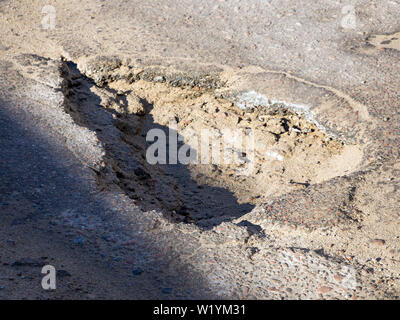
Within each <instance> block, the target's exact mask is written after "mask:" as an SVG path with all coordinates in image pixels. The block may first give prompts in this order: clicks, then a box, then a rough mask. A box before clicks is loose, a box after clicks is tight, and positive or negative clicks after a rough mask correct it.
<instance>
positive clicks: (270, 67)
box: [0, 0, 400, 299]
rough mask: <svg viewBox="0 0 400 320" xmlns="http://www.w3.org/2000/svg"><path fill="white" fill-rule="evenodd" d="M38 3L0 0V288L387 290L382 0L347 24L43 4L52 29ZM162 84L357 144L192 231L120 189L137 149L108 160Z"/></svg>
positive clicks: (394, 251)
mask: <svg viewBox="0 0 400 320" xmlns="http://www.w3.org/2000/svg"><path fill="white" fill-rule="evenodd" d="M43 5H44V4H43V3H42V1H29V2H27V1H23V2H21V3H15V1H2V2H1V3H0V12H1V14H2V19H1V21H0V26H1V29H2V30H4V35H5V36H4V37H2V39H1V40H0V124H1V126H0V127H1V134H0V150H1V154H0V175H1V181H2V184H1V186H0V208H1V209H0V210H1V213H2V217H3V221H2V222H3V223H2V224H1V225H0V231H1V232H0V297H2V298H41V299H46V298H81V299H93V298H242V299H245V298H255V299H299V298H303V299H318V298H332V299H357V298H358V299H366V298H379V299H382V298H390V299H393V298H398V297H399V292H400V288H399V274H400V248H399V243H400V234H399V230H400V229H399V227H400V225H399V224H400V217H399V205H400V201H399V179H398V177H399V171H400V162H399V160H398V156H399V148H398V146H399V142H400V139H399V129H400V128H399V123H400V121H399V120H400V118H399V116H400V113H399V92H400V88H399V85H400V81H399V80H400V79H399V76H400V73H399V72H398V71H399V70H398V67H397V66H398V60H399V51H398V49H399V48H398V39H396V38H397V37H398V30H399V29H400V26H399V22H398V21H400V19H399V18H400V17H399V15H400V13H399V12H400V10H399V4H398V3H397V2H396V1H379V2H378V1H369V2H367V3H366V2H361V1H360V2H357V3H355V9H356V18H357V20H356V21H357V23H356V27H355V29H343V28H342V27H341V19H342V13H341V10H342V8H343V7H344V6H345V5H347V3H344V2H343V3H342V2H340V1H338V2H335V3H332V2H329V3H328V2H326V1H313V2H309V1H300V2H297V3H296V4H293V2H291V1H285V0H275V1H268V2H265V1H252V2H251V3H243V2H242V1H241V2H239V1H233V0H232V1H229V0H227V1H218V2H215V1H201V2H193V1H191V0H188V1H183V2H179V3H178V2H173V1H156V0H154V1H151V2H143V1H135V0H134V1H132V0H130V1H125V0H117V1H93V0H90V1H85V2H83V3H82V2H77V1H63V0H58V1H54V2H53V5H54V7H55V8H56V21H57V24H56V28H55V29H53V30H52V29H49V30H44V29H42V28H41V25H40V22H41V20H42V19H43V16H44V14H43V13H42V11H41V10H42V6H43ZM115 17H118V19H115ZM396 32H397V33H396ZM67 61H68V62H67ZM66 65H67V67H68V69H67V70H66V69H65V68H66ZM71 70H73V72H71ZM74 72H76V74H75V75H74ZM155 87H158V88H160V90H159V91H153V93H151V90H153V89H154V88H155ZM149 88H150V89H149ZM152 88H153V89H152ZM182 88H183V89H182ZM126 89H129V90H133V91H134V92H133V93H131V92H127V91H126ZM141 90H143V92H141ZM162 90H167V91H169V92H172V94H174V92H176V90H183V91H185V90H186V91H185V92H188V93H192V92H193V91H194V92H200V93H201V94H202V95H211V96H214V97H217V99H221V101H222V100H223V101H225V102H224V103H223V105H222V106H221V108H226V112H228V111H229V108H230V107H229V106H230V105H231V104H230V103H228V101H230V102H232V103H233V104H235V103H236V104H239V105H243V104H240V99H243V95H244V97H245V98H246V99H247V104H246V107H251V108H252V107H254V106H256V107H259V106H263V105H264V104H270V102H276V103H278V104H283V105H284V106H285V107H287V109H288V110H289V111H290V112H298V115H293V117H299V119H300V120H299V121H305V122H304V123H309V124H310V123H314V125H315V126H317V127H316V128H315V129H318V130H320V132H321V135H326V136H327V137H328V136H329V137H333V138H334V141H340V142H343V145H344V146H342V147H341V148H340V149H341V150H342V149H345V148H346V147H349V146H356V147H357V150H359V151H357V152H354V151H355V149H353V150H350V151H349V152H348V153H347V154H346V153H343V152H342V151H340V150H339V152H338V154H339V155H340V154H341V155H342V156H343V159H345V160H349V159H354V161H350V162H351V164H352V166H351V167H346V166H338V165H337V164H338V163H339V162H338V160H340V159H334V158H333V160H332V162H331V166H330V169H329V170H323V171H322V172H327V171H331V172H334V174H331V175H326V176H323V175H320V176H318V175H316V174H315V173H312V174H311V175H310V177H311V180H310V181H301V182H307V184H306V185H305V184H293V183H289V184H290V185H291V187H290V188H287V189H285V191H284V192H280V193H277V194H268V193H266V194H265V197H264V198H262V201H259V202H257V201H256V202H254V203H251V205H252V208H245V210H244V211H245V212H243V213H240V214H238V215H236V214H235V215H232V216H231V217H229V218H228V219H223V220H222V221H215V223H213V225H214V226H211V227H209V228H204V226H202V225H201V224H198V223H193V221H190V220H189V219H187V221H183V222H179V221H177V219H173V217H172V216H171V215H168V214H166V212H165V210H163V206H161V205H160V207H158V204H157V203H155V205H154V207H153V208H148V207H146V206H144V205H143V204H141V203H138V202H137V199H134V197H133V196H132V194H130V193H129V188H133V189H135V187H136V189H138V188H137V186H138V185H140V186H141V187H140V188H139V189H140V190H142V192H143V193H145V190H146V178H147V175H146V174H149V173H148V172H147V170H146V169H145V168H143V167H142V166H143V162H140V161H138V162H137V163H136V164H135V165H133V166H132V167H129V168H127V171H129V172H133V173H134V174H135V176H136V178H137V180H136V178H135V177H133V176H132V177H128V179H126V178H125V180H126V181H124V179H121V176H120V177H118V176H117V174H116V170H115V167H114V168H112V167H108V166H109V165H110V164H111V163H112V161H115V160H116V159H117V158H118V157H119V161H118V165H120V166H122V165H128V164H130V163H128V162H126V161H124V159H126V157H127V155H129V154H132V152H134V151H133V149H131V147H130V146H131V145H130V144H129V143H128V142H129V141H127V140H126V138H127V136H126V134H123V132H126V131H128V132H129V131H133V132H135V130H137V127H138V126H137V121H138V120H137V119H138V118H140V117H143V116H144V115H142V113H144V114H147V113H146V105H145V104H144V105H143V103H141V100H140V99H142V98H146V95H147V98H148V99H153V100H154V101H153V102H157V101H162V100H163V99H166V98H165V96H162V94H161V92H162ZM249 92H251V94H250V95H249V94H248V93H249ZM152 94H153V97H152ZM157 94H158V95H159V96H157ZM160 95H161V96H160ZM175 95H176V94H175ZM211 96H210V97H211ZM167 97H168V95H167ZM93 99H95V100H97V101H95V102H94V103H92V102H93V101H92V100H93ZM138 99H139V100H138ZM174 99H176V96H175V97H174ZM196 99H197V98H196ZM198 99H201V97H198ZM207 99H211V98H207ZM173 101H176V100H173ZM180 101H182V100H180ZM225 103H226V106H224V104H225ZM272 104H273V103H272ZM142 107H143V109H142ZM186 107H187V108H190V105H188V106H186ZM171 110H172V111H171ZM171 110H170V111H169V112H170V114H172V113H174V112H175V113H176V110H175V111H174V110H173V108H172V109H171ZM193 110H194V109H193ZM210 111H212V110H210ZM214 111H215V110H214ZM179 112H182V113H184V111H179ZM193 112H194V111H193ZM229 112H230V111H229ZM232 112H234V111H232ZM235 112H236V111H235ZM238 112H239V111H238ZM113 114H114V116H115V117H116V118H115V119H114V118H113ZM117 114H119V115H122V116H120V117H117ZM166 114H168V113H166ZM194 114H195V112H194ZM221 114H222V113H221ZM162 121H163V119H161V118H160V119H159V123H161V122H162ZM295 121H297V119H295ZM255 123H257V122H255ZM272 126H273V125H272ZM275 127H276V128H277V126H275ZM283 129H285V128H284V127H283ZM318 130H316V131H318ZM318 132H319V131H318ZM275 133H276V132H275ZM279 133H280V132H279ZM135 134H136V133H135ZM283 141H284V140H283ZM355 155H359V156H357V157H355V158H351V157H353V156H355ZM328 158H329V159H332V157H331V155H329V157H328ZM132 159H135V157H132ZM285 161H286V160H285ZM133 162H134V161H132V163H133ZM328 162H329V161H328ZM344 163H346V161H344ZM285 164H286V162H285ZM122 169H123V168H122ZM335 170H336V171H335ZM346 170H347V172H345V171H346ZM321 174H322V173H321ZM152 179H154V177H152ZM289 179H290V178H289ZM128 182H129V183H131V184H132V186H131V187H130V186H129V185H124V184H125V183H128ZM286 182H287V181H286ZM297 182H299V181H297ZM255 189H257V188H255ZM149 190H150V189H149ZM226 190H230V191H229V192H231V191H232V192H233V193H234V192H235V190H234V188H232V189H229V188H228V189H226ZM261 191H262V193H265V192H264V191H265V190H261ZM153 194H154V193H153ZM153 194H152V193H151V192H149V193H148V194H147V196H149V195H153ZM238 194H240V192H238ZM230 196H231V197H232V195H230ZM150 198H151V197H150ZM172 199H173V198H172ZM229 201H230V202H232V201H236V199H235V198H233V200H232V199H231V200H229ZM187 210H189V211H190V209H185V211H187ZM181 213H182V212H181ZM184 216H186V214H185V215H184ZM171 217H172V218H171ZM194 220H195V219H194ZM44 264H53V265H54V266H55V267H56V268H57V270H58V271H59V272H58V288H57V290H55V291H44V290H42V288H41V287H40V279H41V276H42V275H41V274H40V267H41V266H42V265H44Z"/></svg>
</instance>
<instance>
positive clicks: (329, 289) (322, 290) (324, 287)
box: [317, 286, 332, 293]
mask: <svg viewBox="0 0 400 320" xmlns="http://www.w3.org/2000/svg"><path fill="white" fill-rule="evenodd" d="M331 290H332V288H330V287H326V286H322V287H319V288H318V290H317V292H318V293H327V292H329V291H331Z"/></svg>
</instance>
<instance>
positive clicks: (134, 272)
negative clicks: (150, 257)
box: [132, 268, 143, 276]
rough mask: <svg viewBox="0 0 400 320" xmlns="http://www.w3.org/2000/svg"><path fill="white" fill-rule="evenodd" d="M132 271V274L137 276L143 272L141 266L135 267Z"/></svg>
mask: <svg viewBox="0 0 400 320" xmlns="http://www.w3.org/2000/svg"><path fill="white" fill-rule="evenodd" d="M132 273H133V275H134V276H139V275H141V274H142V273H143V270H142V269H141V268H136V269H133V270H132Z"/></svg>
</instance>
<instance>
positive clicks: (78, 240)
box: [74, 236, 85, 245]
mask: <svg viewBox="0 0 400 320" xmlns="http://www.w3.org/2000/svg"><path fill="white" fill-rule="evenodd" d="M74 243H75V244H79V245H83V244H84V243H85V238H84V237H81V236H79V237H76V238H75V239H74Z"/></svg>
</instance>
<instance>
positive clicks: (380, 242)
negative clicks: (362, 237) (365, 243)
mask: <svg viewBox="0 0 400 320" xmlns="http://www.w3.org/2000/svg"><path fill="white" fill-rule="evenodd" d="M370 242H371V243H373V244H377V245H378V246H383V245H385V243H386V241H385V240H383V239H374V240H371V241H370Z"/></svg>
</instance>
